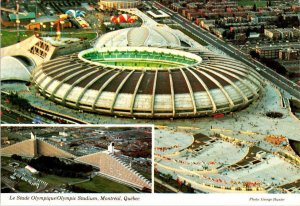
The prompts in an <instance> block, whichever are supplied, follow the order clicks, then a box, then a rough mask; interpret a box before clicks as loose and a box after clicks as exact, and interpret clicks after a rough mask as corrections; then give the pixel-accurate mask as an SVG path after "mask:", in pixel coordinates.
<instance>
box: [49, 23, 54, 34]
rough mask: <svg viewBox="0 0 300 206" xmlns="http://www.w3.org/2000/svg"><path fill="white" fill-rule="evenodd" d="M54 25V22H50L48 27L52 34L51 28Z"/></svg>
mask: <svg viewBox="0 0 300 206" xmlns="http://www.w3.org/2000/svg"><path fill="white" fill-rule="evenodd" d="M53 26H54V22H50V28H51V34H52V28H53Z"/></svg>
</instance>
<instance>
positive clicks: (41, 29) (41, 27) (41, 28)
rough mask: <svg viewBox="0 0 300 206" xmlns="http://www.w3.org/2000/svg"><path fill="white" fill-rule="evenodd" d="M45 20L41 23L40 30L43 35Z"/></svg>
mask: <svg viewBox="0 0 300 206" xmlns="http://www.w3.org/2000/svg"><path fill="white" fill-rule="evenodd" d="M43 25H44V24H43V22H41V23H40V32H41V37H42V36H43Z"/></svg>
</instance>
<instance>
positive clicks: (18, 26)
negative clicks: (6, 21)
mask: <svg viewBox="0 0 300 206" xmlns="http://www.w3.org/2000/svg"><path fill="white" fill-rule="evenodd" d="M16 23H17V41H18V42H20V20H19V15H17V19H16Z"/></svg>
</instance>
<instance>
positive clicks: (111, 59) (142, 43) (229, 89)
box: [33, 27, 263, 118]
mask: <svg viewBox="0 0 300 206" xmlns="http://www.w3.org/2000/svg"><path fill="white" fill-rule="evenodd" d="M166 32H170V31H166ZM137 34H139V36H140V38H138V37H137V36H136V35H137ZM167 34H168V33H164V30H163V28H161V29H158V28H151V27H141V28H130V29H125V30H120V31H117V32H111V33H108V34H105V35H103V36H102V37H100V39H99V40H98V41H97V43H96V45H95V46H94V48H92V49H89V50H85V51H82V52H80V53H76V54H72V55H66V56H62V57H59V58H56V59H53V60H50V61H48V62H46V63H44V64H42V65H41V66H39V67H37V68H36V69H35V70H34V72H33V81H34V82H35V83H36V85H37V87H38V89H39V91H40V92H41V93H42V94H43V95H44V96H47V97H48V98H50V99H51V100H53V101H55V102H59V103H61V104H63V105H66V106H69V107H73V108H76V109H81V110H85V111H91V112H96V113H102V114H109V115H116V116H125V117H142V118H173V117H175V118H176V117H195V116H205V115H211V114H215V113H227V112H231V111H235V110H239V109H242V108H244V107H246V106H247V105H249V104H250V103H251V102H252V101H254V100H255V99H257V98H258V97H259V93H260V92H261V90H262V84H263V82H262V80H261V78H260V77H259V75H258V74H257V73H256V72H255V71H253V70H252V69H250V68H248V67H247V66H246V65H244V64H242V63H241V62H239V61H237V60H234V59H232V58H230V57H226V56H223V55H219V54H215V53H213V52H211V51H209V50H207V49H202V50H199V51H198V52H196V53H197V54H194V53H195V51H193V52H194V53H192V52H190V51H189V50H188V49H184V50H186V51H183V48H188V46H187V45H188V42H183V41H182V39H180V38H179V37H178V35H174V34H173V33H172V35H167ZM157 45H161V47H164V48H158V47H157Z"/></svg>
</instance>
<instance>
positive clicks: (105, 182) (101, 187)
mask: <svg viewBox="0 0 300 206" xmlns="http://www.w3.org/2000/svg"><path fill="white" fill-rule="evenodd" d="M75 186H76V187H80V188H83V189H86V190H90V191H94V192H100V193H105V192H107V193H136V191H135V190H133V189H132V188H130V187H127V186H125V185H123V184H120V183H117V182H114V181H112V180H109V179H106V178H104V177H100V176H96V177H94V178H93V179H92V181H89V182H84V183H80V184H76V185H75Z"/></svg>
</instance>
